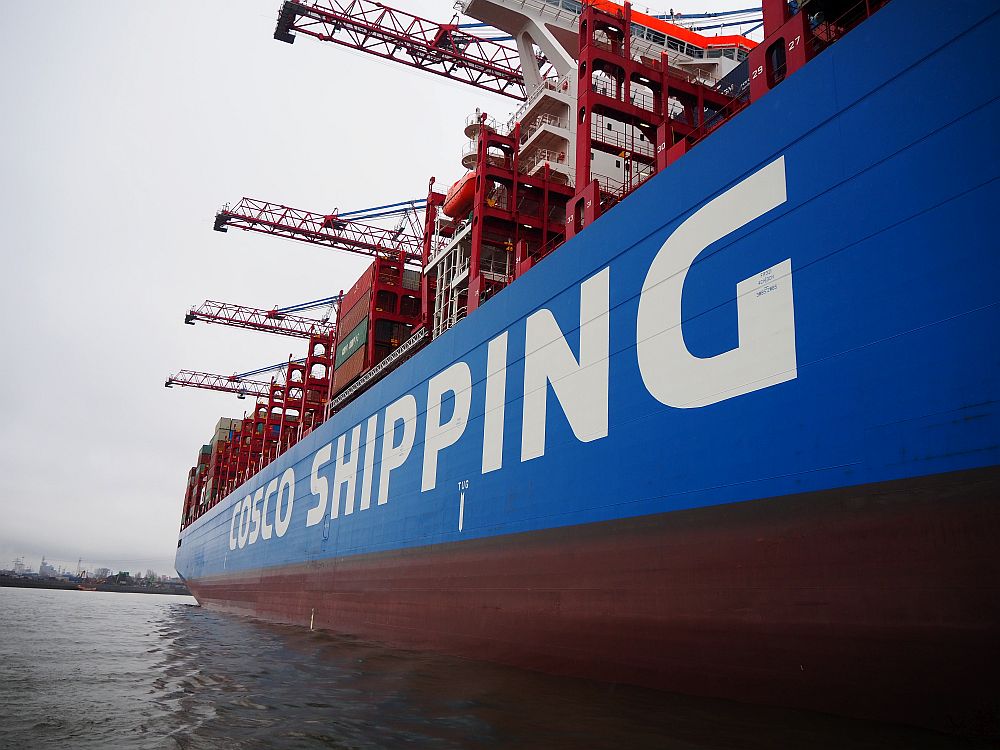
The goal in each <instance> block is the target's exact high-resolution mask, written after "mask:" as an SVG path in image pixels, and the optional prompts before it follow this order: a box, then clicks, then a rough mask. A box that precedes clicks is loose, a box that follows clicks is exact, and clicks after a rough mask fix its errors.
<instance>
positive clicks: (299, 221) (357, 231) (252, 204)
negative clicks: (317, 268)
mask: <svg viewBox="0 0 1000 750" xmlns="http://www.w3.org/2000/svg"><path fill="white" fill-rule="evenodd" d="M403 204H405V205H406V206H408V208H407V209H405V210H406V211H408V210H410V208H412V209H414V210H416V209H418V208H422V207H423V206H422V201H415V200H414V201H404V202H403V203H402V204H390V205H389V206H384V207H380V208H389V207H391V206H393V205H403ZM369 211H371V212H372V213H368V212H369ZM403 212H404V211H396V212H388V211H385V212H382V213H380V214H379V213H378V212H376V211H375V210H374V209H365V213H364V214H362V212H351V213H350V214H347V213H344V214H339V213H337V212H334V213H330V214H322V213H316V212H313V211H303V210H302V209H297V208H291V207H289V206H283V205H281V204H280V203H271V202H268V201H262V200H257V199H256V198H242V199H240V201H239V203H237V204H236V205H235V206H233V207H230V206H229V205H226V206H223V207H222V210H220V211H219V212H218V213H217V214H216V215H215V225H214V229H215V231H217V232H225V231H228V229H229V227H236V228H238V229H245V230H247V231H251V232H261V233H263V234H270V235H274V236H277V237H285V238H288V239H293V240H299V241H301V242H308V243H310V244H313V245H322V246H324V247H331V248H337V249H340V250H349V251H351V252H356V253H361V254H363V255H371V256H375V257H399V255H400V254H401V253H402V255H403V258H404V260H405V262H406V263H410V264H418V265H419V264H420V263H421V259H422V256H423V244H424V241H423V238H422V237H418V236H416V235H414V234H411V233H409V232H407V231H405V228H404V226H398V227H396V228H394V229H390V228H386V227H379V226H375V225H372V224H367V223H364V222H362V221H359V220H358V218H357V217H356V216H354V214H358V215H361V216H363V217H365V218H369V219H375V218H383V217H385V216H388V215H390V213H392V214H398V213H403Z"/></svg>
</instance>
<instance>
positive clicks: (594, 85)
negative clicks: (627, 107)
mask: <svg viewBox="0 0 1000 750" xmlns="http://www.w3.org/2000/svg"><path fill="white" fill-rule="evenodd" d="M616 88H617V86H614V85H612V84H611V82H609V81H605V80H600V79H598V80H595V81H592V82H591V89H592V90H593V91H594V92H595V93H598V94H600V95H601V96H606V97H608V98H609V99H615V100H616V101H621V97H619V96H618V93H617V91H616ZM629 102H630V103H631V104H633V105H634V106H636V107H639V109H645V110H646V111H648V112H652V111H653V106H654V102H653V95H652V94H647V93H644V92H642V91H633V92H631V94H630V95H629Z"/></svg>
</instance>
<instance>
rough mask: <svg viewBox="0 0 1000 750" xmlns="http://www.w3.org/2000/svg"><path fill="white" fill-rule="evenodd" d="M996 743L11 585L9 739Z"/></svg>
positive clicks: (5, 600) (362, 745)
mask: <svg viewBox="0 0 1000 750" xmlns="http://www.w3.org/2000/svg"><path fill="white" fill-rule="evenodd" d="M400 747H412V748H432V749H434V750H438V749H440V750H467V749H468V750H477V749H479V748H484V749H485V748H506V747H513V748H527V749H531V748H539V749H542V748H544V750H558V749H559V748H573V750H576V749H577V748H587V749H588V750H601V749H602V748H607V749H608V750H632V749H633V748H635V749H636V750H641V749H642V748H656V749H657V750H730V749H731V750H756V749H758V748H760V749H763V748H769V749H770V748H815V749H817V750H822V749H823V748H836V749H837V750H869V749H871V750H874V749H875V748H879V749H881V748H907V750H921V749H923V748H927V749H928V750H937V749H938V748H941V749H943V748H980V747H986V745H985V744H977V743H974V742H967V741H961V740H957V739H955V738H952V737H946V736H943V735H938V734H934V733H930V732H924V731H921V730H916V729H909V728H905V727H897V726H888V725H881V724H873V723H869V722H860V721H850V720H846V719H838V718H834V717H829V716H824V715H819V714H811V713H806V712H795V711H784V710H779V709H768V708H760V707H754V706H745V705H740V704H735V703H729V702H725V701H713V700H705V699H695V698H688V697H683V696H676V695H670V694H666V693H659V692H655V691H650V690H642V689H638V688H630V687H623V686H612V685H605V684H598V683H591V682H586V681H582V680H571V679H564V678H557V677H551V676H546V675H541V674H535V673H529V672H523V671H519V670H514V669H508V668H505V667H499V666H493V665H487V664H480V663H476V662H471V661H467V660H461V659H450V658H446V657H441V656H434V655H427V654H420V653H413V652H405V651H398V650H392V649H387V648H383V647H380V646H376V645H372V644H366V643H362V642H359V641H357V640H355V639H350V638H337V637H331V636H327V635H321V634H317V633H310V632H308V631H304V630H301V629H295V628H283V627H277V626H271V625H266V624H262V623H259V622H254V621H251V620H246V619H241V618H238V617H232V616H228V615H221V614H217V613H214V612H211V611H207V610H204V609H201V608H200V607H198V606H196V603H195V602H194V600H193V599H190V598H187V597H168V596H151V595H141V594H115V593H100V592H73V591H44V590H30V589H4V588H0V748H17V750H35V749H36V748H37V749H39V750H45V749H47V748H60V750H61V749H62V748H79V749H80V750H90V749H91V748H93V749H95V750H96V749H98V748H100V749H101V750H103V749H104V748H137V749H139V750H146V749H147V748H148V749H150V750H159V749H160V748H170V749H172V750H177V749H180V750H201V749H202V748H206V749H209V748H210V749H211V750H219V749H220V748H221V749H223V750H226V749H228V748H234V749H237V748H238V749H240V750H244V749H247V748H340V749H348V748H349V749H352V750H354V749H356V750H374V749H377V748H393V749H395V748H400Z"/></svg>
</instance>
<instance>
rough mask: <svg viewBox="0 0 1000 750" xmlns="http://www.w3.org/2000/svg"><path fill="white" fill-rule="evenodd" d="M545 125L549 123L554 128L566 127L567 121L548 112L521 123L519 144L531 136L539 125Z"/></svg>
mask: <svg viewBox="0 0 1000 750" xmlns="http://www.w3.org/2000/svg"><path fill="white" fill-rule="evenodd" d="M545 125H551V126H552V127H554V128H566V127H568V123H567V122H566V120H565V119H564V118H562V117H556V116H555V115H550V114H547V113H546V114H541V115H538V117H536V118H535V119H533V120H532V121H531V122H529V123H528V124H527V125H523V124H522V127H521V144H522V145H523V144H524V143H526V142H527V140H528V139H529V138H531V136H533V135H534V134H535V133H536V132H537V131H538V129H539V128H541V127H543V126H545Z"/></svg>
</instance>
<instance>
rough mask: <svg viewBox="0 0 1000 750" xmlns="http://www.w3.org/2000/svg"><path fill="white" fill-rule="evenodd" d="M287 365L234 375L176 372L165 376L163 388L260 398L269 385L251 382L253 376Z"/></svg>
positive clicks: (281, 364) (264, 382)
mask: <svg viewBox="0 0 1000 750" xmlns="http://www.w3.org/2000/svg"><path fill="white" fill-rule="evenodd" d="M304 361H305V360H304V359H296V360H292V362H304ZM288 364H289V363H288V362H278V363H276V364H273V365H268V366H266V367H259V368H257V369H256V370H250V371H248V372H240V373H234V374H232V375H218V374H216V373H212V372H199V371H198V370H178V371H177V373H175V374H173V375H168V376H167V379H166V380H165V381H164V383H163V386H164V388H173V387H174V386H175V385H177V386H181V387H184V388H201V389H203V390H206V391H218V392H220V393H235V394H236V397H237V398H245V397H246V396H253V397H254V398H261V397H265V396H267V395H268V392H269V389H270V387H271V383H270V382H268V381H265V380H253V379H252V378H253V376H254V375H263V374H264V373H268V372H275V371H280V370H283V369H285V368H286V367H287V366H288Z"/></svg>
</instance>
